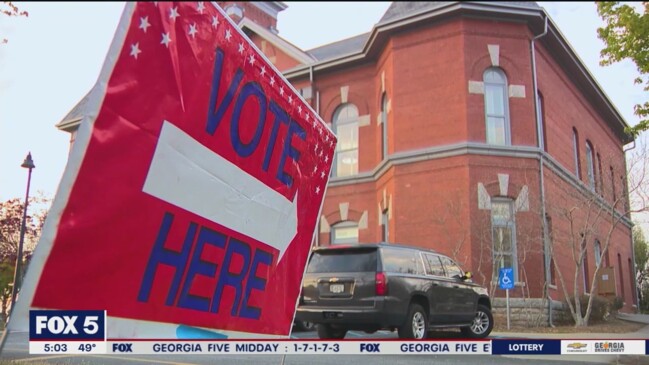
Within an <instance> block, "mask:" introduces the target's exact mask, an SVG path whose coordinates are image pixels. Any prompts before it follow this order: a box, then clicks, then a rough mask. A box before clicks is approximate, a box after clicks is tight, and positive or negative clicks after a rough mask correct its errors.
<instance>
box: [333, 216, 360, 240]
mask: <svg viewBox="0 0 649 365" xmlns="http://www.w3.org/2000/svg"><path fill="white" fill-rule="evenodd" d="M350 243H358V224H357V223H356V222H351V221H343V222H340V223H336V224H334V225H333V226H331V244H332V245H340V244H350Z"/></svg>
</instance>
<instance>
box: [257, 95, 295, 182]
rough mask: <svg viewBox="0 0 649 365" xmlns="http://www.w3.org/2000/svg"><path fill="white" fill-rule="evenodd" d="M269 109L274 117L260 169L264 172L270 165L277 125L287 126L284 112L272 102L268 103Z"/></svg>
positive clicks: (287, 119)
mask: <svg viewBox="0 0 649 365" xmlns="http://www.w3.org/2000/svg"><path fill="white" fill-rule="evenodd" d="M269 109H270V111H271V113H273V114H274V115H275V122H274V123H273V128H272V130H271V131H270V138H269V139H268V148H266V156H264V164H263V166H262V168H263V169H264V171H268V165H269V163H270V156H271V155H272V154H273V150H275V141H276V140H277V130H278V129H279V123H280V122H281V123H284V124H288V121H289V116H288V114H286V112H285V111H284V110H283V109H282V108H281V107H280V106H279V105H277V103H275V102H274V101H272V100H271V101H270V105H269Z"/></svg>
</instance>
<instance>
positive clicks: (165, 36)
mask: <svg viewBox="0 0 649 365" xmlns="http://www.w3.org/2000/svg"><path fill="white" fill-rule="evenodd" d="M169 42H171V38H170V37H169V33H162V41H160V44H164V45H165V47H167V48H169Z"/></svg>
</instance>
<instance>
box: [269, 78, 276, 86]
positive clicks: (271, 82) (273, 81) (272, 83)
mask: <svg viewBox="0 0 649 365" xmlns="http://www.w3.org/2000/svg"><path fill="white" fill-rule="evenodd" d="M273 85H275V78H274V77H271V78H270V86H273Z"/></svg>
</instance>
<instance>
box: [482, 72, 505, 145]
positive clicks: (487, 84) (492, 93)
mask: <svg viewBox="0 0 649 365" xmlns="http://www.w3.org/2000/svg"><path fill="white" fill-rule="evenodd" d="M483 79H484V100H485V120H486V123H487V125H486V129H487V143H489V144H497V145H509V144H511V137H510V130H509V128H510V126H509V106H508V97H509V94H508V92H507V77H506V76H505V73H504V72H503V71H502V70H501V69H499V68H496V67H491V68H488V69H487V70H486V71H485V72H484V75H483Z"/></svg>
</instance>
